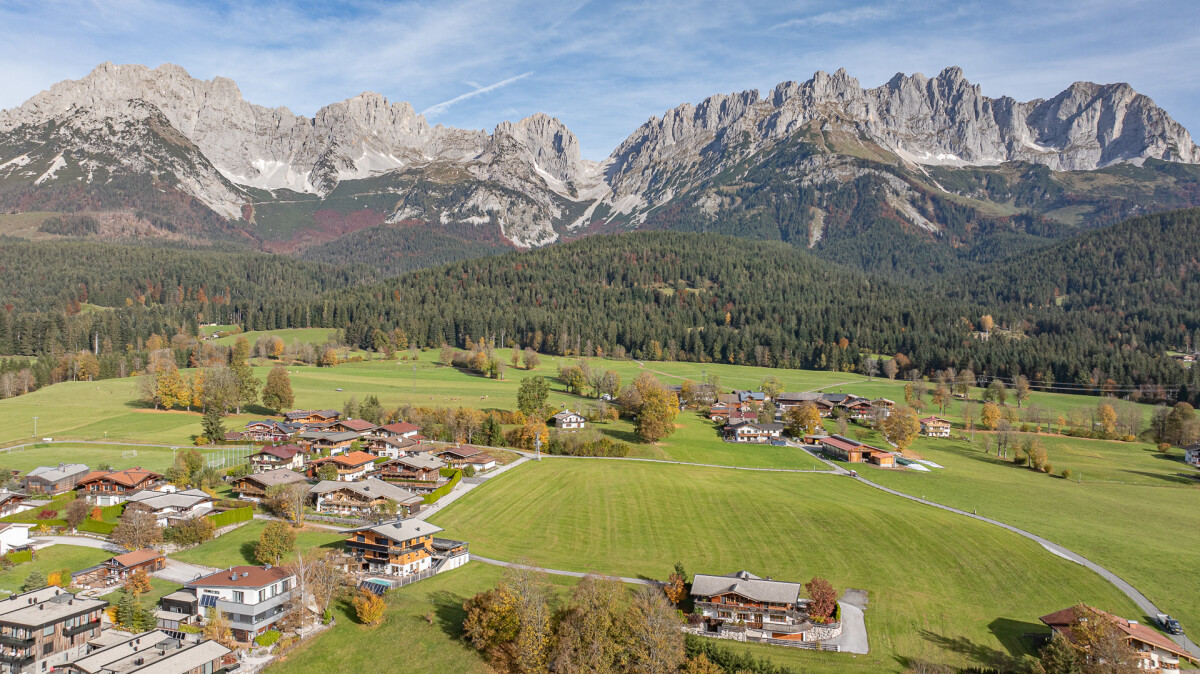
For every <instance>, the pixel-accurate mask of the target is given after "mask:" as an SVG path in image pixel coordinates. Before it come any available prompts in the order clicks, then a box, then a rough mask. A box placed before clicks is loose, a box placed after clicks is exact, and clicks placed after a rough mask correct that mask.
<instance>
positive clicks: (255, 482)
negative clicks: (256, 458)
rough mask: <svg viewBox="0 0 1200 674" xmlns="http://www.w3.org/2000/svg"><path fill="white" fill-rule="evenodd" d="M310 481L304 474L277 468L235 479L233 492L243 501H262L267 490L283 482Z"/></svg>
mask: <svg viewBox="0 0 1200 674" xmlns="http://www.w3.org/2000/svg"><path fill="white" fill-rule="evenodd" d="M298 482H308V480H305V479H304V476H303V475H301V474H300V473H297V472H295V471H291V470H288V469H287V468H276V469H275V470H268V471H265V472H262V473H252V474H250V475H244V476H242V477H239V478H237V479H236V480H234V481H233V493H235V494H237V495H238V498H240V499H242V500H243V501H255V502H257V501H261V500H263V499H264V498H266V497H267V490H269V489H270V488H271V487H274V486H276V485H281V484H295V483H298Z"/></svg>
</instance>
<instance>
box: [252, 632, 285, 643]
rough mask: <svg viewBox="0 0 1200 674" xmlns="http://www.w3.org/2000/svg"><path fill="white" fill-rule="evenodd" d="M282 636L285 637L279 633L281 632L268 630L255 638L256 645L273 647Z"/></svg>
mask: <svg viewBox="0 0 1200 674" xmlns="http://www.w3.org/2000/svg"><path fill="white" fill-rule="evenodd" d="M281 636H283V635H282V634H280V633H279V630H267V631H266V632H263V633H262V634H260V635H258V636H256V637H254V643H256V644H258V645H259V646H272V645H274V644H275V642H276V641H279V637H281Z"/></svg>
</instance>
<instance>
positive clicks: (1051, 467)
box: [1042, 463, 1054, 475]
mask: <svg viewBox="0 0 1200 674" xmlns="http://www.w3.org/2000/svg"><path fill="white" fill-rule="evenodd" d="M1042 470H1044V471H1046V474H1047V475H1053V474H1054V465H1053V464H1050V463H1048V464H1046V465H1044V466H1042Z"/></svg>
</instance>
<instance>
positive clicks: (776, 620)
mask: <svg viewBox="0 0 1200 674" xmlns="http://www.w3.org/2000/svg"><path fill="white" fill-rule="evenodd" d="M786 620H787V618H785V617H784V616H781V615H779V614H778V613H772V614H771V622H773V623H781V622H784V621H786Z"/></svg>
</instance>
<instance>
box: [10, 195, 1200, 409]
mask: <svg viewBox="0 0 1200 674" xmlns="http://www.w3.org/2000/svg"><path fill="white" fill-rule="evenodd" d="M1198 258H1200V210H1189V211H1178V212H1174V213H1167V214H1160V215H1154V216H1146V217H1142V218H1136V219H1133V220H1130V221H1128V222H1125V223H1122V224H1120V225H1118V226H1115V227H1113V228H1109V229H1105V230H1100V231H1095V232H1092V233H1089V234H1085V235H1083V236H1081V237H1079V238H1077V239H1070V240H1066V241H1063V242H1061V243H1058V244H1055V245H1053V246H1051V247H1049V248H1046V249H1044V250H1040V251H1038V252H1035V253H1030V254H1023V255H1019V256H1015V257H1014V258H1013V259H1012V260H1010V261H1008V262H1005V263H996V264H992V265H989V266H986V267H983V268H982V269H967V270H951V271H948V272H945V273H942V274H931V275H928V276H927V277H925V278H922V279H910V280H897V279H889V278H884V277H882V276H879V275H872V274H868V273H864V272H862V271H860V270H857V269H854V268H851V267H843V266H840V265H837V264H833V263H830V262H828V261H824V260H821V259H819V258H817V257H815V256H814V255H812V254H810V253H808V252H807V251H805V250H803V249H798V248H796V247H794V246H791V245H788V244H785V243H781V242H765V241H752V240H747V239H734V238H728V237H723V236H718V235H715V234H697V233H680V232H640V233H631V234H622V235H614V236H593V237H588V238H585V239H582V240H579V241H575V242H571V243H567V244H563V245H559V246H551V247H547V248H543V249H537V250H533V251H527V252H514V253H506V254H503V255H497V256H492V257H486V258H481V259H475V260H468V261H460V262H455V263H452V264H448V265H444V266H441V267H436V268H432V269H425V270H421V271H416V272H411V273H408V274H405V275H402V276H399V277H396V278H393V279H390V280H386V281H382V282H379V281H376V280H374V279H373V277H372V274H371V273H369V272H367V271H365V269H364V268H362V267H351V268H342V267H335V266H330V265H321V264H315V263H307V262H299V261H296V260H294V259H290V258H286V257H281V256H266V255H261V254H255V253H225V252H214V251H201V250H184V249H175V248H143V247H131V246H119V245H111V244H95V243H83V242H71V243H67V242H51V243H31V242H17V241H11V240H10V241H4V242H3V244H2V245H0V264H3V266H4V269H5V270H6V271H10V273H11V270H18V271H19V272H20V275H19V276H18V275H10V276H9V278H11V279H14V281H10V283H9V284H7V287H6V288H5V291H6V294H7V296H8V299H7V300H6V302H7V303H8V307H7V310H6V311H4V312H2V313H0V353H4V354H19V355H28V356H38V355H42V354H61V353H75V352H78V351H79V350H81V349H88V348H91V347H92V346H93V345H94V344H96V343H100V344H104V345H106V346H105V348H110V349H116V350H121V349H124V348H125V347H126V346H127V345H134V346H135V347H136V348H140V345H141V343H142V341H143V340H145V339H146V338H147V337H148V336H149V335H150V334H154V333H156V334H160V335H163V336H166V337H169V336H171V335H174V334H176V333H177V332H179V331H180V330H182V331H184V332H186V333H189V334H194V332H195V326H196V324H197V323H200V322H217V323H240V324H241V325H242V326H243V327H244V328H245V329H247V330H256V329H277V328H287V327H329V328H336V329H343V330H344V334H345V338H346V341H347V342H348V343H351V344H357V345H359V346H362V347H364V348H370V347H372V346H373V344H374V342H375V339H374V337H375V331H376V330H381V331H384V332H390V331H393V330H395V329H400V330H402V331H404V332H405V333H406V335H407V337H408V339H409V340H410V342H413V343H415V344H417V345H418V346H425V347H437V346H440V345H441V344H442V343H449V344H453V345H457V346H463V345H465V344H466V343H467V341H469V340H470V341H477V340H478V339H480V338H484V339H487V340H493V339H494V340H495V342H496V343H497V344H516V345H520V346H522V347H532V348H534V349H537V350H539V351H543V352H546V353H551V354H557V355H577V354H581V353H602V354H609V355H626V356H629V357H636V358H647V359H660V358H666V359H678V360H690V361H702V362H703V361H717V362H730V363H751V364H760V365H766V366H773V367H792V368H814V369H829V370H844V371H851V370H856V369H860V368H862V367H863V365H864V359H865V356H866V354H886V355H895V354H901V355H902V357H903V358H904V359H906V360H907V361H910V362H911V364H912V367H914V368H916V369H918V370H920V371H922V372H931V371H933V370H938V369H943V368H947V367H954V368H957V369H971V370H973V371H975V372H976V373H980V374H988V375H992V376H1000V377H1013V376H1015V375H1017V374H1024V375H1026V376H1027V377H1029V378H1030V379H1031V380H1033V381H1034V382H1035V383H1036V382H1040V383H1041V384H1042V385H1044V386H1054V385H1056V384H1057V385H1058V386H1060V387H1070V388H1075V387H1077V386H1081V385H1084V386H1092V387H1098V386H1100V385H1101V384H1103V383H1104V382H1106V381H1107V380H1109V379H1111V380H1113V382H1115V383H1116V384H1119V385H1121V386H1125V387H1135V386H1136V387H1143V389H1144V390H1143V391H1142V392H1143V393H1144V394H1145V395H1147V396H1151V397H1155V396H1157V397H1162V396H1169V395H1172V392H1173V390H1174V389H1175V388H1176V387H1178V386H1180V385H1181V384H1184V383H1185V382H1186V380H1187V378H1188V377H1189V376H1191V377H1192V378H1194V377H1195V375H1194V374H1190V371H1189V370H1187V369H1184V368H1182V367H1180V366H1179V365H1178V364H1177V363H1175V362H1174V361H1172V360H1171V359H1170V358H1167V357H1166V356H1165V351H1167V350H1170V349H1175V348H1183V347H1188V346H1194V345H1195V344H1196V341H1197V340H1198V339H1200V312H1198V311H1197V309H1196V308H1197V307H1200V295H1198V293H1200V290H1198V288H1200V284H1198V283H1197V281H1198V280H1200V276H1198V275H1200V268H1198V262H1197V259H1198ZM35 270H36V271H35ZM17 278H25V279H28V280H26V281H16V279H17ZM985 315H988V316H990V317H992V318H994V320H995V326H996V327H995V328H994V329H992V330H991V331H990V332H987V334H984V330H983V328H984V323H983V321H982V317H983V316H985ZM1194 384H1195V383H1194V382H1193V383H1192V384H1191V385H1190V386H1189V387H1190V388H1191V389H1192V390H1196V389H1197V387H1196V386H1195V385H1194Z"/></svg>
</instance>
